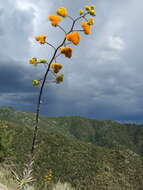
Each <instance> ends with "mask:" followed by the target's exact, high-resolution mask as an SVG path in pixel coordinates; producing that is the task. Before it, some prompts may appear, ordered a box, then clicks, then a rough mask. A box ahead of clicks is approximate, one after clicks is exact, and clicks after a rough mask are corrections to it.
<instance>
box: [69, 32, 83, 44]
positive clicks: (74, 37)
mask: <svg viewBox="0 0 143 190" xmlns="http://www.w3.org/2000/svg"><path fill="white" fill-rule="evenodd" d="M66 39H67V40H68V41H71V42H72V43H73V44H74V45H77V44H79V43H80V34H79V33H78V32H72V33H70V34H66Z"/></svg>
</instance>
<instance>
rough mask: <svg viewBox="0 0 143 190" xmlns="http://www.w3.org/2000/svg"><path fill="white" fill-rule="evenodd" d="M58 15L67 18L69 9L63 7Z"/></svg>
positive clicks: (58, 11)
mask: <svg viewBox="0 0 143 190" xmlns="http://www.w3.org/2000/svg"><path fill="white" fill-rule="evenodd" d="M57 14H58V15H60V16H62V17H66V16H67V15H68V12H67V9H66V8H64V7H61V8H59V9H58V10H57Z"/></svg>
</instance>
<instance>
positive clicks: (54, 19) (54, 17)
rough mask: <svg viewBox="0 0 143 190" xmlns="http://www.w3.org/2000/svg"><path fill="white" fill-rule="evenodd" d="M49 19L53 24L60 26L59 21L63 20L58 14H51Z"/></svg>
mask: <svg viewBox="0 0 143 190" xmlns="http://www.w3.org/2000/svg"><path fill="white" fill-rule="evenodd" d="M48 18H49V20H50V21H51V24H52V26H55V27H56V26H58V23H59V22H60V21H61V20H62V18H61V17H60V16H57V15H50V16H49V17H48Z"/></svg>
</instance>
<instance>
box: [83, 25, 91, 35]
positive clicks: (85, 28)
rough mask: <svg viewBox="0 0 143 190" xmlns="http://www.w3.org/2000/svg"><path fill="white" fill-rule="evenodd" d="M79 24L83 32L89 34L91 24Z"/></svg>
mask: <svg viewBox="0 0 143 190" xmlns="http://www.w3.org/2000/svg"><path fill="white" fill-rule="evenodd" d="M81 26H82V28H83V30H84V33H85V34H90V33H91V32H90V30H91V25H89V24H88V23H87V22H83V23H82V24H81Z"/></svg>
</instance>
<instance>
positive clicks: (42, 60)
mask: <svg viewBox="0 0 143 190" xmlns="http://www.w3.org/2000/svg"><path fill="white" fill-rule="evenodd" d="M39 63H47V60H46V59H44V58H42V59H40V60H39Z"/></svg>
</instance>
